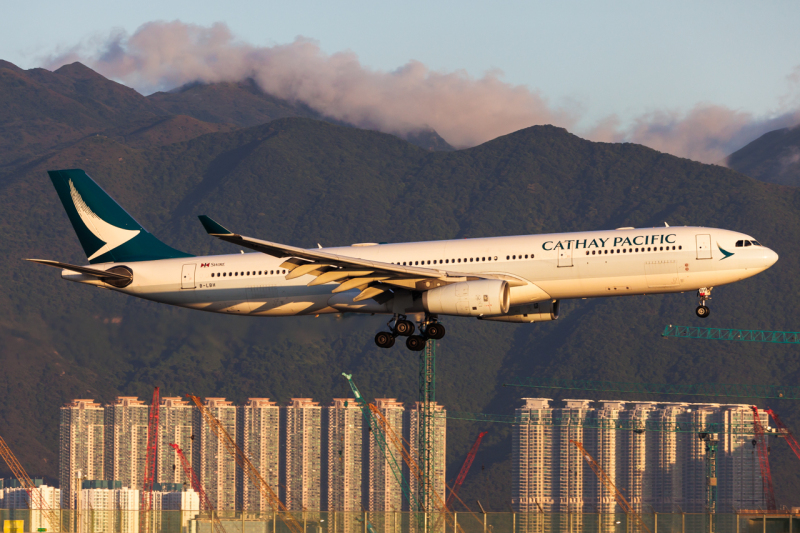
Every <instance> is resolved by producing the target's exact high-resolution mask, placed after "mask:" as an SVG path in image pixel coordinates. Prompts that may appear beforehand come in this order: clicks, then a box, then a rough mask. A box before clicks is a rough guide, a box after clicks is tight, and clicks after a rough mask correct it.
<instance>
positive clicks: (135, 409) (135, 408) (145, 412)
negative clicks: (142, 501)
mask: <svg viewBox="0 0 800 533" xmlns="http://www.w3.org/2000/svg"><path fill="white" fill-rule="evenodd" d="M149 415H150V406H149V405H147V404H146V403H145V402H143V401H141V400H139V398H137V397H135V396H119V397H118V398H117V399H116V400H115V401H114V402H113V403H111V404H109V405H106V406H105V425H106V430H105V431H106V434H105V476H104V478H103V479H113V480H115V481H121V482H122V486H123V487H127V488H136V489H141V488H142V483H143V481H144V470H145V460H146V456H147V426H148V421H149ZM92 479H96V478H92Z"/></svg>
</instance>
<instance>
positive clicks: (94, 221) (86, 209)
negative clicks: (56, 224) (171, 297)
mask: <svg viewBox="0 0 800 533" xmlns="http://www.w3.org/2000/svg"><path fill="white" fill-rule="evenodd" d="M47 173H48V174H49V175H50V180H51V181H52V182H53V186H54V187H55V188H56V192H57V193H58V197H59V198H60V199H61V203H62V204H63V206H64V209H65V210H66V211H67V216H69V220H70V222H72V227H73V228H74V229H75V233H77V234H78V239H79V240H80V241H81V246H83V251H84V252H86V257H87V258H88V259H89V263H120V262H130V261H151V260H154V259H171V258H175V257H192V255H191V254H187V253H184V252H181V251H178V250H176V249H174V248H172V247H170V246H167V245H166V244H164V243H163V242H161V241H160V240H158V239H156V238H155V237H154V236H153V235H152V234H151V233H150V232H148V231H147V230H146V229H144V228H143V227H142V226H141V224H139V223H138V222H136V220H134V218H133V217H132V216H130V215H129V214H128V213H127V212H126V211H125V210H124V209H123V208H122V207H121V206H120V205H119V204H118V203H117V202H115V201H114V199H113V198H111V197H110V196H109V195H108V194H107V193H106V192H105V191H104V190H103V189H101V188H100V186H99V185H97V183H95V182H94V180H92V178H90V177H89V176H88V175H87V174H86V172H84V171H83V170H80V169H71V170H49V171H48V172H47Z"/></svg>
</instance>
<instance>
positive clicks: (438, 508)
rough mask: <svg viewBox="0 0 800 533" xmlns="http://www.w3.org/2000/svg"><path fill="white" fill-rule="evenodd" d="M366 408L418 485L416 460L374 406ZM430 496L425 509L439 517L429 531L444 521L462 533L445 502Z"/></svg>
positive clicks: (436, 529)
mask: <svg viewBox="0 0 800 533" xmlns="http://www.w3.org/2000/svg"><path fill="white" fill-rule="evenodd" d="M368 406H369V410H370V411H371V412H372V414H373V415H374V417H375V419H376V420H377V422H378V425H379V426H380V429H381V431H383V434H384V435H386V442H387V444H389V445H390V446H392V447H393V448H394V449H395V451H396V452H397V453H399V454H400V455H401V457H402V458H403V462H405V463H406V465H408V470H409V472H411V475H412V476H414V477H415V478H416V479H417V482H418V483H421V482H422V470H421V469H420V467H419V464H418V463H417V461H416V459H414V456H413V455H412V454H411V453H410V451H409V449H408V448H406V447H405V445H404V443H403V439H402V438H400V437H399V436H398V435H397V433H395V431H394V429H392V426H391V424H390V423H389V421H388V420H387V419H386V417H384V416H383V413H381V412H380V410H379V409H378V408H377V407H376V406H375V404H372V403H370V404H368ZM432 496H433V498H432V499H433V502H430V503H432V504H433V505H432V506H431V507H432V508H428V509H426V511H428V512H436V513H438V514H439V517H438V518H437V520H436V523H435V524H434V527H433V529H432V530H431V531H439V526H440V525H441V521H442V520H445V521H446V522H447V523H448V524H449V525H450V527H452V528H453V530H454V531H456V532H457V533H464V530H463V528H462V527H461V526H460V525H459V524H458V523H457V522H456V520H455V518H454V516H453V513H452V512H451V511H450V510H449V509H448V508H447V505H446V502H445V500H444V498H443V497H442V495H441V494H439V493H438V492H436V491H435V490H434V491H432ZM459 501H460V498H459ZM461 503H462V504H463V503H464V502H463V501H462V502H461ZM464 506H465V507H466V504H464ZM467 510H468V511H469V507H467ZM469 513H470V514H471V515H472V516H473V518H475V520H476V521H477V522H478V523H479V524H482V522H481V521H480V519H479V518H478V517H477V516H475V513H473V512H472V511H469Z"/></svg>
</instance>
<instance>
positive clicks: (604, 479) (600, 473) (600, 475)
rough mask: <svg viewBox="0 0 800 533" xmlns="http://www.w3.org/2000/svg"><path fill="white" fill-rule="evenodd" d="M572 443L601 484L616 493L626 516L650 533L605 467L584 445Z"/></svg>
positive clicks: (573, 441) (618, 502)
mask: <svg viewBox="0 0 800 533" xmlns="http://www.w3.org/2000/svg"><path fill="white" fill-rule="evenodd" d="M570 442H571V443H572V444H574V445H575V447H576V448H578V451H579V452H581V453H582V454H583V458H584V459H586V462H587V463H589V466H590V467H591V468H592V470H593V471H594V473H595V475H596V476H597V479H599V480H600V482H601V483H602V484H603V485H604V486H605V487H606V490H608V491H609V492H613V493H614V498H615V499H616V500H617V505H619V506H620V507H621V508H622V510H623V511H625V514H626V515H628V516H633V518H634V519H635V520H636V521H637V522H639V525H640V526H642V528H643V529H644V530H645V531H647V533H650V529H649V528H648V527H647V526H646V525H645V523H644V520H642V517H641V516H639V513H637V512H636V511H635V510H634V508H633V507H631V504H630V503H628V500H626V499H625V496H623V495H622V493H621V492H620V491H619V489H617V486H616V485H614V482H613V481H611V478H609V477H608V474H606V471H605V470H603V467H601V466H600V463H598V462H597V461H595V460H594V457H592V456H591V454H589V452H587V451H586V448H584V447H583V444H581V443H580V442H578V441H576V440H570Z"/></svg>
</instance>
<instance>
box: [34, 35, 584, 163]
mask: <svg viewBox="0 0 800 533" xmlns="http://www.w3.org/2000/svg"><path fill="white" fill-rule="evenodd" d="M77 58H80V59H81V61H82V62H85V63H86V64H88V65H89V66H90V67H92V68H93V69H95V70H97V71H98V72H100V73H101V74H103V75H104V76H107V77H110V78H113V79H117V80H119V81H121V82H123V83H125V84H127V85H130V86H132V87H134V88H136V89H137V90H139V91H141V92H143V93H148V92H152V91H155V90H167V89H172V88H174V87H177V86H180V85H183V84H185V83H188V82H193V81H202V82H209V83H213V82H220V81H239V80H242V79H245V78H253V79H254V80H255V81H256V82H257V83H258V84H259V85H260V86H261V88H262V89H263V90H264V91H266V92H268V93H270V94H272V95H274V96H277V97H279V98H283V99H287V100H290V101H300V102H304V103H305V104H307V105H309V106H310V107H312V108H314V109H316V110H317V111H319V112H320V113H323V114H324V115H327V116H329V117H332V118H335V119H339V120H343V121H346V122H349V123H352V124H355V125H357V126H361V127H365V128H371V129H377V130H380V131H385V132H388V133H397V134H401V135H402V134H407V133H411V132H414V131H418V130H420V129H423V128H426V127H430V128H433V129H435V130H436V131H437V132H438V133H439V134H440V135H442V136H443V137H444V138H445V139H447V140H448V142H450V143H451V144H453V145H455V146H459V147H466V146H474V145H476V144H480V143H482V142H485V141H488V140H490V139H494V138H496V137H498V136H500V135H504V134H507V133H510V132H512V131H516V130H519V129H522V128H525V127H528V126H533V125H535V124H557V125H560V126H564V127H570V126H571V125H572V124H574V122H575V118H576V117H574V116H572V115H571V114H570V113H569V112H568V111H564V110H558V109H554V108H553V107H551V106H550V105H549V104H548V103H547V101H546V100H545V98H543V97H542V95H541V94H539V93H538V92H537V91H534V90H530V89H528V88H527V87H524V86H521V85H511V84H509V83H506V82H504V81H502V79H501V73H499V72H489V73H487V74H485V75H484V76H483V77H481V78H473V77H471V76H469V75H468V74H467V73H466V72H464V71H455V72H438V71H433V70H431V69H429V68H427V67H426V66H425V65H423V64H422V63H420V62H418V61H410V62H408V63H407V64H405V65H403V66H402V67H400V68H398V69H396V70H394V71H391V72H384V71H378V70H373V69H369V68H367V67H365V66H364V65H362V64H361V63H360V62H359V60H358V57H357V56H356V55H355V54H354V53H352V52H341V53H336V54H331V55H328V54H325V53H324V52H322V50H321V49H320V46H319V44H318V43H317V42H315V41H312V40H309V39H303V38H298V39H297V40H295V41H294V42H292V43H290V44H286V45H278V46H272V47H255V46H252V45H249V44H247V43H242V42H239V41H237V40H236V39H235V38H234V36H233V35H232V34H231V32H230V30H229V29H228V27H227V26H226V25H224V24H221V23H218V24H214V25H212V26H210V27H203V26H197V25H193V24H185V23H182V22H179V21H175V22H151V23H148V24H145V25H143V26H141V27H140V28H139V29H138V30H136V32H135V33H134V34H132V35H127V34H125V33H122V32H117V33H114V34H112V35H110V36H109V37H108V39H107V40H106V42H105V43H104V44H103V45H102V46H101V47H99V50H98V48H97V47H96V46H95V45H94V43H90V44H89V45H88V46H87V45H79V46H77V47H75V48H74V49H71V50H68V51H67V52H65V53H62V54H60V55H58V56H56V57H52V58H50V59H48V60H47V67H48V68H56V67H58V66H61V65H63V64H65V63H68V62H72V61H75V60H76V59H77Z"/></svg>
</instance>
